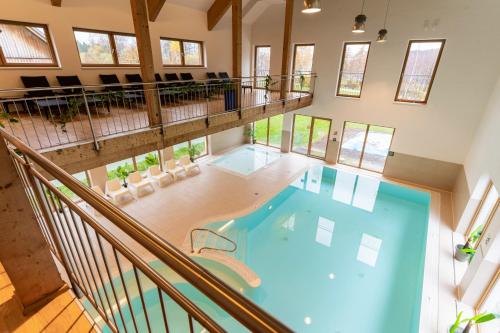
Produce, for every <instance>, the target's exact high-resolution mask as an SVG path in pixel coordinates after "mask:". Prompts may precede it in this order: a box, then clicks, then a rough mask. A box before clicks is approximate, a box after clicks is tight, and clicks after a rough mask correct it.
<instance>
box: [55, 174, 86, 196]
mask: <svg viewBox="0 0 500 333" xmlns="http://www.w3.org/2000/svg"><path fill="white" fill-rule="evenodd" d="M73 177H75V178H76V179H78V180H79V181H80V182H81V183H82V184H83V185H85V186H89V184H90V183H89V178H88V177H87V172H86V171H82V172H78V173H75V174H74V175H73ZM51 183H52V185H54V186H55V187H56V188H57V189H58V190H59V191H61V193H62V194H64V195H65V196H66V197H68V198H69V199H71V200H72V201H75V202H76V201H80V200H81V199H80V198H79V197H78V196H77V195H76V194H75V193H74V192H73V191H71V190H70V189H69V188H68V187H67V186H66V185H64V184H63V183H61V182H60V181H59V180H57V179H55V180H52V181H51ZM54 199H55V197H54ZM55 201H56V202H57V201H58V200H55Z"/></svg>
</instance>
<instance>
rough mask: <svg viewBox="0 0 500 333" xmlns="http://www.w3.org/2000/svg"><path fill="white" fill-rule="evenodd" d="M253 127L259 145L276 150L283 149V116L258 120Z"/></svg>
mask: <svg viewBox="0 0 500 333" xmlns="http://www.w3.org/2000/svg"><path fill="white" fill-rule="evenodd" d="M253 126H254V131H255V141H256V142H257V143H260V144H263V145H267V146H271V147H276V148H280V147H281V133H282V131H283V115H282V114H279V115H276V116H274V117H270V118H265V119H261V120H258V121H256V122H255V123H254V124H253Z"/></svg>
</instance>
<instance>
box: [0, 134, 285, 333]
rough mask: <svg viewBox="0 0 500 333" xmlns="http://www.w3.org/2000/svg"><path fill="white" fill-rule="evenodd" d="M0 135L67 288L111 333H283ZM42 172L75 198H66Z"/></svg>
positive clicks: (84, 189)
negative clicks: (61, 268) (80, 298)
mask: <svg viewBox="0 0 500 333" xmlns="http://www.w3.org/2000/svg"><path fill="white" fill-rule="evenodd" d="M0 137H1V138H0V139H4V140H5V141H6V143H7V146H8V148H9V153H10V155H11V157H12V160H13V162H14V165H15V167H16V169H17V171H18V174H19V177H20V178H21V180H22V182H23V185H24V187H25V190H26V193H27V195H28V198H29V199H30V202H31V204H32V208H33V210H34V212H35V216H36V217H37V220H38V222H39V225H40V229H41V231H42V233H43V235H44V237H45V239H46V241H47V243H48V244H49V246H50V249H51V251H52V252H53V254H54V256H55V257H56V258H57V259H58V260H59V261H60V262H61V264H62V267H64V274H66V275H67V280H69V281H70V283H71V287H72V289H73V290H74V291H75V293H76V294H77V295H79V296H81V297H82V298H83V300H84V301H83V303H84V304H87V305H88V306H91V307H92V308H93V309H94V310H95V312H97V313H98V314H99V316H100V319H101V321H102V322H103V323H105V324H106V325H107V327H108V328H109V329H110V330H111V331H113V332H165V331H166V332H169V331H170V332H191V333H193V332H200V331H203V330H205V331H209V332H226V331H231V332H232V331H235V330H236V331H246V330H248V331H251V332H291V331H290V329H289V328H288V327H286V326H285V325H284V324H282V323H281V322H280V321H278V320H277V319H275V318H274V317H273V316H271V315H270V314H268V313H267V312H266V311H264V310H262V309H261V308H260V307H259V306H257V305H255V304H254V303H252V302H251V301H250V300H248V299H247V298H245V297H244V296H243V295H242V294H240V293H239V292H237V291H235V290H233V289H232V288H231V287H229V286H228V285H226V284H225V283H224V282H223V281H222V280H220V279H218V278H217V277H215V276H214V275H212V274H211V273H209V272H208V271H207V270H205V269H204V268H202V267H201V266H199V265H198V264H197V263H195V262H194V261H192V260H191V259H190V258H189V257H187V256H186V255H185V254H184V253H183V252H181V251H180V250H179V249H177V248H176V247H174V246H172V245H171V244H170V243H168V242H167V241H165V240H164V239H162V238H161V237H159V236H158V235H156V234H155V233H154V232H152V231H151V230H149V229H148V228H147V227H145V226H144V225H142V224H141V223H140V222H139V221H137V220H135V219H133V218H132V217H130V216H129V215H127V214H126V213H124V212H123V211H122V210H120V209H119V208H117V207H116V206H114V205H113V204H111V203H110V202H108V201H107V200H106V199H105V198H103V197H101V196H100V195H98V194H97V193H96V192H94V191H92V190H91V189H89V188H88V187H86V186H84V185H83V184H81V183H80V182H79V181H78V180H77V179H75V178H73V177H72V176H71V175H69V174H68V173H66V172H65V171H64V170H62V169H61V168H59V167H58V166H56V165H55V164H53V163H52V162H50V161H49V160H48V159H46V158H45V157H44V156H42V155H41V154H40V153H38V152H36V151H34V150H33V149H32V148H30V147H29V146H28V145H26V144H25V143H23V142H22V141H21V140H19V139H18V138H16V137H14V136H13V135H11V134H9V133H8V132H7V131H6V130H5V129H0ZM46 175H47V176H49V177H51V178H54V179H56V180H58V181H60V182H61V183H62V184H64V185H65V186H67V187H68V188H69V189H70V190H71V191H72V192H74V193H75V194H76V195H78V196H79V197H80V198H82V202H81V203H78V204H77V203H74V202H73V201H71V200H70V199H69V198H67V197H66V196H65V195H64V194H63V193H61V192H60V191H59V190H58V189H57V188H56V187H55V186H54V185H52V183H51V182H50V181H49V180H48V179H47V178H46ZM193 295H194V297H193ZM214 313H222V315H221V316H220V317H217V318H214V316H213V314H214ZM209 314H211V315H209ZM220 318H224V320H223V322H221V321H218V319H220Z"/></svg>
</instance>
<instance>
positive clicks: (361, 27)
mask: <svg viewBox="0 0 500 333" xmlns="http://www.w3.org/2000/svg"><path fill="white" fill-rule="evenodd" d="M364 9H365V0H363V4H362V5H361V14H359V15H358V16H356V17H355V18H354V26H353V27H352V32H354V33H357V34H359V33H363V32H365V23H366V19H367V17H366V15H365V14H363V10H364Z"/></svg>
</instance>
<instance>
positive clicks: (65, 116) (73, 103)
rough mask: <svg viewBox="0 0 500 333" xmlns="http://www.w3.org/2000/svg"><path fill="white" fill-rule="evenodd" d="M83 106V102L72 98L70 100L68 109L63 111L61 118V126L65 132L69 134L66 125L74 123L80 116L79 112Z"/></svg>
mask: <svg viewBox="0 0 500 333" xmlns="http://www.w3.org/2000/svg"><path fill="white" fill-rule="evenodd" d="M82 104H83V101H82V100H80V99H78V98H75V97H71V98H69V99H68V108H65V109H62V110H61V115H60V116H59V124H60V125H61V130H62V131H63V132H65V133H66V132H67V130H66V124H67V123H68V122H71V121H73V118H74V117H75V116H76V115H77V114H78V110H79V109H80V105H82Z"/></svg>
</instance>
